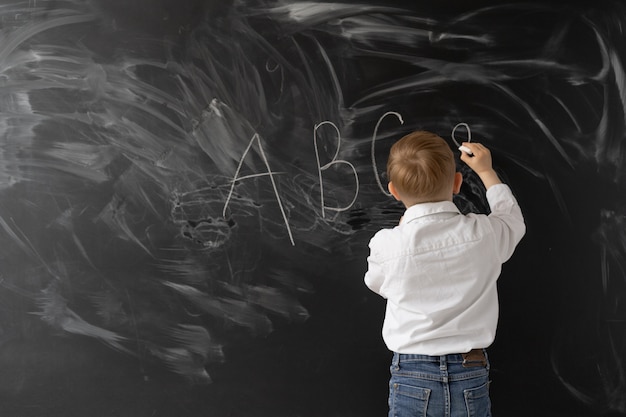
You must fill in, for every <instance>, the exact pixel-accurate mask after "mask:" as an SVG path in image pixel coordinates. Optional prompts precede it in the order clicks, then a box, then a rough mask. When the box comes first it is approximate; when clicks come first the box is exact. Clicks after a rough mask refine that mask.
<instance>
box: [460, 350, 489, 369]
mask: <svg viewBox="0 0 626 417" xmlns="http://www.w3.org/2000/svg"><path fill="white" fill-rule="evenodd" d="M461 356H462V357H463V368H473V367H476V366H482V367H485V366H487V358H486V357H485V352H484V351H483V350H482V349H472V350H470V351H469V352H467V353H462V354H461Z"/></svg>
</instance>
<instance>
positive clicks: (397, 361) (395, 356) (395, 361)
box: [391, 352, 400, 370]
mask: <svg viewBox="0 0 626 417" xmlns="http://www.w3.org/2000/svg"><path fill="white" fill-rule="evenodd" d="M391 366H392V367H393V369H395V370H398V369H400V354H399V353H398V352H393V359H391Z"/></svg>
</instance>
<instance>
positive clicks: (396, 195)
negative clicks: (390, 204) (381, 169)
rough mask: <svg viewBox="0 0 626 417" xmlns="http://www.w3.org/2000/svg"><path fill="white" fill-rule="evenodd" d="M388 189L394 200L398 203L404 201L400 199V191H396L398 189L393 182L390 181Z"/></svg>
mask: <svg viewBox="0 0 626 417" xmlns="http://www.w3.org/2000/svg"><path fill="white" fill-rule="evenodd" d="M387 189H388V190H389V193H391V195H392V196H393V198H395V199H396V200H398V201H402V199H401V198H400V193H398V190H396V187H395V186H394V185H393V182H391V181H389V184H387Z"/></svg>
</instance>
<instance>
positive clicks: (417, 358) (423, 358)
mask: <svg viewBox="0 0 626 417" xmlns="http://www.w3.org/2000/svg"><path fill="white" fill-rule="evenodd" d="M487 361H488V358H487V351H486V350H485V349H472V350H470V351H469V352H467V353H450V354H447V355H438V356H429V355H419V354H414V353H397V352H394V355H393V362H394V363H395V364H398V363H402V362H435V363H444V362H445V363H461V364H463V366H464V367H471V366H485V365H486V364H487Z"/></svg>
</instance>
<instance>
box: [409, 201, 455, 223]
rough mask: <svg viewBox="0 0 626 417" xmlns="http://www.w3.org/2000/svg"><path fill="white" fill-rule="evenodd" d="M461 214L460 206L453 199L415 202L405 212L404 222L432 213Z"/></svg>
mask: <svg viewBox="0 0 626 417" xmlns="http://www.w3.org/2000/svg"><path fill="white" fill-rule="evenodd" d="M443 213H450V214H460V213H461V212H460V211H459V208H458V207H457V206H456V204H454V203H453V202H452V201H437V202H435V203H420V204H415V205H413V206H411V207H409V208H408V209H406V211H405V212H404V216H403V218H402V223H403V224H404V223H408V222H410V221H413V220H417V219H419V218H420V217H425V216H430V215H432V214H443Z"/></svg>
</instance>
